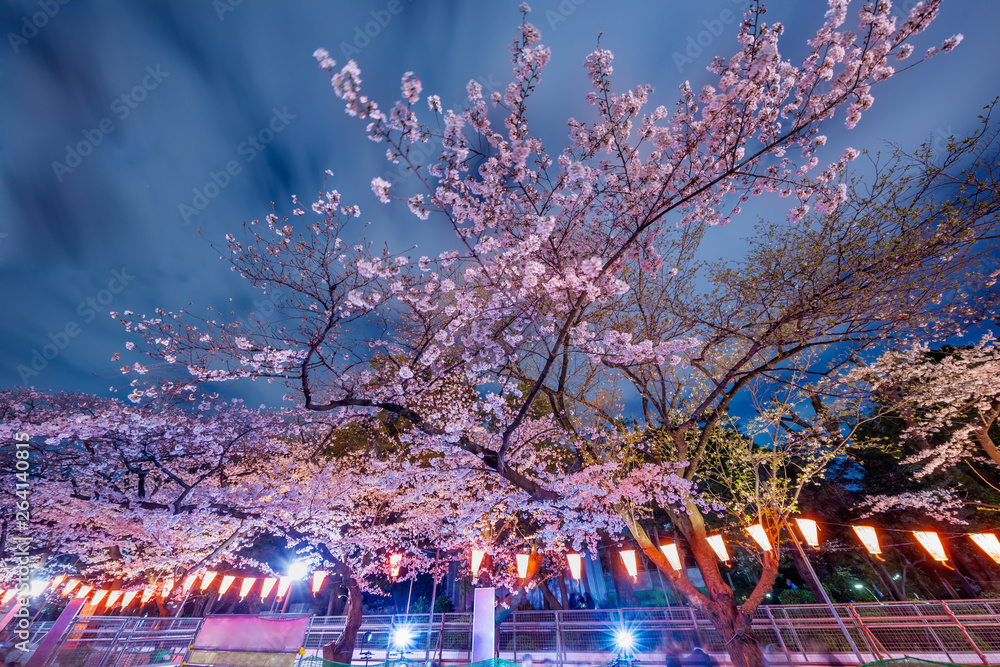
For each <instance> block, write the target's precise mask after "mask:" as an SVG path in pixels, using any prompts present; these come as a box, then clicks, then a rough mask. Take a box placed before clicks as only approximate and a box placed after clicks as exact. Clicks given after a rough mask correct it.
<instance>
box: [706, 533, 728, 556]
mask: <svg viewBox="0 0 1000 667" xmlns="http://www.w3.org/2000/svg"><path fill="white" fill-rule="evenodd" d="M705 541H706V542H708V546H710V547H712V551H714V552H715V555H716V556H718V557H719V560H721V561H722V562H723V563H728V562H729V552H728V551H727V550H726V543H725V542H723V541H722V535H709V536H708V537H706V538H705Z"/></svg>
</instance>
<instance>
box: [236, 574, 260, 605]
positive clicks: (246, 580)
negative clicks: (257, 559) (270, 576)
mask: <svg viewBox="0 0 1000 667" xmlns="http://www.w3.org/2000/svg"><path fill="white" fill-rule="evenodd" d="M256 582H257V578H256V577H243V583H242V584H240V599H241V600H242V599H243V598H245V597H246V596H247V593H249V592H250V589H251V588H253V585H254V584H255V583H256Z"/></svg>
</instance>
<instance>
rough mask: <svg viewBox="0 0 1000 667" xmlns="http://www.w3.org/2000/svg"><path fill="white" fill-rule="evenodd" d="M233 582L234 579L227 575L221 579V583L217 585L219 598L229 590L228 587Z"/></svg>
mask: <svg viewBox="0 0 1000 667" xmlns="http://www.w3.org/2000/svg"><path fill="white" fill-rule="evenodd" d="M234 581H236V577H234V576H233V575H231V574H227V575H226V576H224V577H223V578H222V583H221V584H219V597H222V596H223V595H225V594H226V591H228V590H229V587H230V586H232V585H233V582H234Z"/></svg>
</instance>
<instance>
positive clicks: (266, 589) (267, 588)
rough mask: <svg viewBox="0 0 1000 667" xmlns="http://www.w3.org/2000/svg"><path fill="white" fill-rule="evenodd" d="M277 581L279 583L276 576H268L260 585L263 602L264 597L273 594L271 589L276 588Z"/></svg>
mask: <svg viewBox="0 0 1000 667" xmlns="http://www.w3.org/2000/svg"><path fill="white" fill-rule="evenodd" d="M276 583H278V580H277V579H275V578H274V577H267V578H265V579H264V583H262V584H261V586H260V600H261V602H263V601H264V598H266V597H267V596H268V595H270V594H271V591H272V590H273V589H274V585H275V584H276Z"/></svg>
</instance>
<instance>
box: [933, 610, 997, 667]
mask: <svg viewBox="0 0 1000 667" xmlns="http://www.w3.org/2000/svg"><path fill="white" fill-rule="evenodd" d="M941 606H942V607H944V610H945V612H947V614H948V616H950V617H951V620H952V622H954V623H955V625H956V626H957V627H958V630H959V632H961V633H962V636H963V637H965V641H967V642H969V646H971V647H972V650H973V651H975V652H976V655H978V656H979V659H980V660H982V661H983V664H984V665H988V664H990V661H989V660H987V659H986V656H985V655H984V654H983V652H982V651H980V650H979V646H978V645H977V644H976V642H975V640H973V639H972V637H970V636H969V632H968V631H967V630H966V629H965V626H964V625H962V623H961V621H959V620H958V617H957V616H955V612H953V611H952V610H951V607H949V606H948V603H947V602H945V601H944V600H941Z"/></svg>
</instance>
